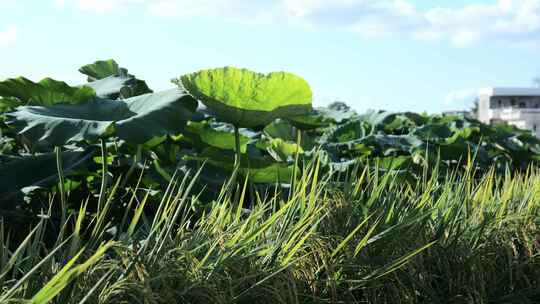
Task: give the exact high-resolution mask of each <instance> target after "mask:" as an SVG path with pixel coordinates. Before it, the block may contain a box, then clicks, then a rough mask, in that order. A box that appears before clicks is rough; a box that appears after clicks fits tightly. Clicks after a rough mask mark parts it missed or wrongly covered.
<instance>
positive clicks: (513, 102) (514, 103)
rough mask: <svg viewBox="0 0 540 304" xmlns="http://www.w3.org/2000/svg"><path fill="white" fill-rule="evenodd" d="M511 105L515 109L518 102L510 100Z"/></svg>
mask: <svg viewBox="0 0 540 304" xmlns="http://www.w3.org/2000/svg"><path fill="white" fill-rule="evenodd" d="M510 105H511V106H512V107H515V106H516V100H515V99H510Z"/></svg>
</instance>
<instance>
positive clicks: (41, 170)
mask: <svg viewBox="0 0 540 304" xmlns="http://www.w3.org/2000/svg"><path fill="white" fill-rule="evenodd" d="M94 152H95V149H93V148H90V149H88V150H86V151H81V152H72V151H68V152H63V153H62V163H63V166H64V174H65V176H69V175H71V174H72V173H75V172H76V171H77V170H80V169H82V168H84V167H86V166H87V165H88V164H89V163H91V159H92V156H93V155H94ZM14 177H16V178H14ZM57 181H58V171H57V168H56V154H55V153H47V154H41V155H36V156H26V157H20V158H16V159H14V160H12V161H10V162H8V163H4V164H1V165H0V201H3V200H6V199H8V198H10V197H12V196H13V195H16V194H18V193H19V192H20V191H21V189H22V188H25V187H30V186H35V187H47V186H50V185H52V184H54V183H55V182H57ZM6 207H10V206H6ZM11 207H15V206H11Z"/></svg>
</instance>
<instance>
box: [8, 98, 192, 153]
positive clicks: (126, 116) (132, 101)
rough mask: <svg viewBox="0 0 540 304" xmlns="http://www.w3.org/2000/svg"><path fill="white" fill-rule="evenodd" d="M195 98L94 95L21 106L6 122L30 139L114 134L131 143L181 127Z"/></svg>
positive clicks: (60, 140) (64, 140)
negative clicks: (74, 101) (69, 102)
mask: <svg viewBox="0 0 540 304" xmlns="http://www.w3.org/2000/svg"><path fill="white" fill-rule="evenodd" d="M195 108H196V101H195V100H193V98H191V97H190V96H189V95H186V94H185V93H184V92H183V91H182V90H179V89H173V90H169V91H164V92H159V93H153V94H145V95H141V96H137V97H132V98H129V99H126V100H122V101H114V100H106V99H96V100H94V101H91V102H87V103H85V104H82V105H55V106H52V107H39V106H24V107H19V108H17V111H15V112H13V113H8V114H7V116H8V118H9V119H11V120H10V121H9V123H10V124H11V125H13V126H15V127H16V129H17V130H18V131H19V132H20V133H21V134H24V135H25V136H26V137H27V138H29V139H30V140H32V141H35V142H40V141H44V142H47V143H49V144H52V145H56V146H58V145H63V144H65V143H69V142H77V141H82V140H88V141H94V140H97V139H98V138H103V137H107V136H109V135H112V134H113V133H116V135H117V136H118V137H120V138H122V139H125V140H127V141H131V142H134V143H144V142H146V141H148V140H150V139H151V138H152V137H155V136H160V135H164V134H169V133H172V134H174V133H178V132H180V131H181V130H183V127H184V126H185V124H186V121H187V120H189V118H190V116H191V115H192V113H193V111H194V110H195Z"/></svg>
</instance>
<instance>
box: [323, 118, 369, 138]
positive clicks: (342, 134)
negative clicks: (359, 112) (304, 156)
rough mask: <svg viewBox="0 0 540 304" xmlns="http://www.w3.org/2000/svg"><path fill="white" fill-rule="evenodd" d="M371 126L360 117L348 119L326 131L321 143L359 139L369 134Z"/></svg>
mask: <svg viewBox="0 0 540 304" xmlns="http://www.w3.org/2000/svg"><path fill="white" fill-rule="evenodd" d="M370 128H371V126H370V125H369V123H367V122H366V121H363V120H361V119H354V120H350V121H348V122H346V123H343V124H341V125H339V126H337V127H334V128H331V129H329V130H327V131H326V133H325V134H324V135H323V136H322V138H321V142H322V143H328V144H332V143H347V142H349V141H354V140H358V139H361V138H363V137H365V136H367V135H369V134H370Z"/></svg>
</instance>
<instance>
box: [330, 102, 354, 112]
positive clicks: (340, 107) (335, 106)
mask: <svg viewBox="0 0 540 304" xmlns="http://www.w3.org/2000/svg"><path fill="white" fill-rule="evenodd" d="M328 108H329V109H331V110H336V111H342V112H347V111H349V110H351V107H350V106H349V105H348V104H346V103H345V102H343V101H334V102H332V103H331V104H329V105H328Z"/></svg>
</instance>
